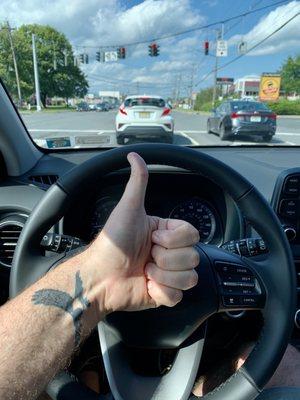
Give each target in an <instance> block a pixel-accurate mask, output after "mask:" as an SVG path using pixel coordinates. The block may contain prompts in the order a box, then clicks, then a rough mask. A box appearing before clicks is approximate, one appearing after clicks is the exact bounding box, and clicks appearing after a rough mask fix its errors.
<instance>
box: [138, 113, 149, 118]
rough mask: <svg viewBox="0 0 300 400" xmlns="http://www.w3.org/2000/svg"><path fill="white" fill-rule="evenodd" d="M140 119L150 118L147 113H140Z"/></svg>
mask: <svg viewBox="0 0 300 400" xmlns="http://www.w3.org/2000/svg"><path fill="white" fill-rule="evenodd" d="M140 118H150V113H149V112H140Z"/></svg>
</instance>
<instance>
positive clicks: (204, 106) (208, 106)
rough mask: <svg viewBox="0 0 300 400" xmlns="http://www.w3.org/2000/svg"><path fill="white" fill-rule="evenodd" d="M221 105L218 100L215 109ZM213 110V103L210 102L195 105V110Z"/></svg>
mask: <svg viewBox="0 0 300 400" xmlns="http://www.w3.org/2000/svg"><path fill="white" fill-rule="evenodd" d="M220 104H221V101H219V100H216V104H215V107H218V106H219V105H220ZM212 108H213V107H212V103H211V101H208V102H206V103H202V104H195V107H194V110H196V111H206V112H210V111H211V110H212Z"/></svg>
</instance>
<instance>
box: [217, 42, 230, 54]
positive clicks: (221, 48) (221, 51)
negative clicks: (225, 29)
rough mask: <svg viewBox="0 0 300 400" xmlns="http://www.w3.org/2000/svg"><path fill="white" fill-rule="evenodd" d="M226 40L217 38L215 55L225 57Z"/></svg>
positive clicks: (226, 52)
mask: <svg viewBox="0 0 300 400" xmlns="http://www.w3.org/2000/svg"><path fill="white" fill-rule="evenodd" d="M227 47H228V46H227V40H217V53H216V56H217V57H227V54H228V50H227Z"/></svg>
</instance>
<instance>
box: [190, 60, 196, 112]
mask: <svg viewBox="0 0 300 400" xmlns="http://www.w3.org/2000/svg"><path fill="white" fill-rule="evenodd" d="M195 69H196V65H195V64H193V67H192V72H191V81H190V93H189V95H190V96H189V97H190V106H191V108H194V107H193V105H194V104H193V103H194V101H193V98H192V97H193V89H194V76H195Z"/></svg>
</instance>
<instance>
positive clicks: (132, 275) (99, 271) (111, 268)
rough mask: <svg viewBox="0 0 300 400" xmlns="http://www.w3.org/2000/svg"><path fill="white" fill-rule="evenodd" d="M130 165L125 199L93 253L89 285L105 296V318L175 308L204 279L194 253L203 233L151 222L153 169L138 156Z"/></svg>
mask: <svg viewBox="0 0 300 400" xmlns="http://www.w3.org/2000/svg"><path fill="white" fill-rule="evenodd" d="M128 161H129V163H130V165H131V175H130V178H129V181H128V183H127V186H126V188H125V191H124V193H123V196H122V198H121V200H120V202H119V203H118V204H117V206H116V207H115V209H114V210H113V212H112V213H111V215H110V217H109V219H108V220H107V222H106V224H105V226H104V228H103V230H102V231H101V233H100V234H99V235H98V237H97V238H96V240H95V241H94V242H93V243H92V244H91V246H90V247H89V248H88V250H87V253H88V260H89V265H90V266H92V268H89V274H88V281H89V282H90V285H91V286H92V285H93V286H94V285H95V282H96V285H95V287H97V285H98V286H99V288H100V289H101V288H102V290H100V291H101V292H103V291H104V293H105V295H104V296H102V297H101V300H100V299H99V302H100V301H101V303H103V304H99V309H101V310H105V313H109V312H113V311H120V310H126V311H136V310H142V309H146V308H151V307H158V306H160V305H165V306H174V305H175V304H177V303H178V302H179V301H180V300H181V299H182V290H186V289H190V288H191V287H193V286H195V285H196V284H197V279H198V276H197V273H196V271H195V270H194V268H195V267H196V266H197V265H198V264H199V256H198V252H197V251H196V250H195V249H194V248H193V245H195V244H196V243H197V242H198V241H199V234H198V231H197V230H196V229H195V228H194V227H193V226H192V225H190V224H189V223H187V222H185V221H180V220H172V219H162V218H159V217H152V216H148V215H147V214H146V211H145V207H144V200H145V192H146V188H147V182H148V170H147V166H146V164H145V162H144V160H143V159H142V158H141V157H140V156H139V155H138V154H136V153H130V154H128ZM91 282H93V284H92V283H91ZM94 292H95V293H97V292H98V290H97V289H96V288H95V290H94ZM95 296H96V294H95Z"/></svg>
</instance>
